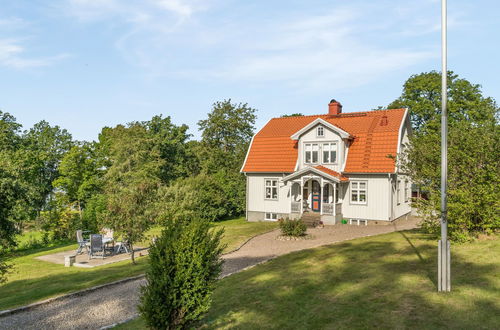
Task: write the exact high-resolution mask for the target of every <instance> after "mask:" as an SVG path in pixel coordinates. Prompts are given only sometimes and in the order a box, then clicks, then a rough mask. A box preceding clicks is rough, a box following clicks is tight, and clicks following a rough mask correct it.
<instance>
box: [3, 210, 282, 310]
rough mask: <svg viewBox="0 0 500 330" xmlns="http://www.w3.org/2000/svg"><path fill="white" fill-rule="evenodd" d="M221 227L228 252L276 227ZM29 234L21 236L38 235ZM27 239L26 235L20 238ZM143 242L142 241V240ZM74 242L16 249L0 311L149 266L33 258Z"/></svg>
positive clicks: (239, 223)
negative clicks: (61, 262) (91, 264)
mask: <svg viewBox="0 0 500 330" xmlns="http://www.w3.org/2000/svg"><path fill="white" fill-rule="evenodd" d="M221 226H223V227H224V228H225V230H226V232H225V236H224V238H223V243H225V244H227V248H226V251H231V250H234V249H235V248H237V247H238V246H239V245H241V244H242V243H244V242H245V241H246V240H247V239H248V238H250V237H251V236H254V235H257V234H259V233H263V232H267V231H269V230H271V229H273V228H275V227H276V226H277V224H276V223H273V222H246V221H245V219H244V218H238V219H233V220H227V221H221V222H217V223H214V227H215V228H218V227H221ZM160 231H161V228H159V227H156V228H153V229H152V230H151V231H150V232H149V233H148V235H149V236H154V235H159V233H160ZM37 235H38V234H36V233H28V234H26V235H24V236H28V237H32V236H37ZM19 239H20V240H26V239H27V238H26V237H20V238H19ZM144 243H145V242H144ZM76 249H77V245H76V244H65V245H60V246H58V247H49V248H40V249H31V250H26V251H19V252H16V253H15V256H14V257H13V258H12V259H11V260H10V263H11V264H12V266H13V269H12V272H11V273H10V274H9V275H8V277H7V282H6V283H4V284H1V285H0V310H3V309H8V308H12V307H17V306H22V305H26V304H29V303H32V302H35V301H38V300H43V299H47V298H50V297H53V296H57V295H61V294H64V293H69V292H73V291H78V290H82V289H85V288H89V287H92V286H95V285H99V284H104V283H108V282H112V281H115V280H119V279H121V278H125V277H130V276H135V275H139V274H142V273H144V272H145V270H146V269H147V267H148V262H147V257H143V258H139V259H137V265H132V264H131V262H130V261H128V260H127V261H122V262H119V263H114V264H110V265H105V266H100V267H97V268H90V269H85V268H76V267H70V268H67V267H64V266H62V265H57V264H52V263H49V262H45V261H41V260H37V259H35V257H37V256H40V255H45V254H52V253H56V252H61V251H67V250H76Z"/></svg>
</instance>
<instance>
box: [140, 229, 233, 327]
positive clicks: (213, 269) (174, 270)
mask: <svg viewBox="0 0 500 330" xmlns="http://www.w3.org/2000/svg"><path fill="white" fill-rule="evenodd" d="M222 234H223V231H222V230H218V231H214V230H211V229H210V224H209V223H208V222H207V221H202V220H197V219H192V220H191V219H190V220H184V221H170V222H167V223H166V226H165V229H164V230H163V232H162V234H161V236H160V237H159V238H158V239H157V240H156V242H155V243H154V244H153V245H152V246H151V248H150V251H149V260H150V265H151V267H150V269H149V270H148V272H147V275H146V277H147V280H148V281H147V283H148V284H147V285H146V286H144V287H143V288H142V296H141V304H140V306H139V310H140V312H141V314H142V316H143V318H144V319H145V320H146V323H147V325H148V327H150V328H152V329H188V328H189V327H190V326H192V325H194V324H195V322H196V321H198V320H199V319H200V318H201V317H202V316H203V314H205V313H206V312H207V311H208V309H209V307H210V304H211V295H212V292H213V290H214V285H215V282H216V280H217V278H218V276H219V275H220V272H221V269H222V260H221V258H220V256H221V254H222V251H223V249H224V246H221V244H220V240H221V237H222Z"/></svg>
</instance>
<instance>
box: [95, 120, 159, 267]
mask: <svg viewBox="0 0 500 330" xmlns="http://www.w3.org/2000/svg"><path fill="white" fill-rule="evenodd" d="M105 134H106V137H105V139H104V140H105V141H106V146H107V152H108V157H109V161H110V164H111V165H110V167H109V168H108V169H107V172H106V174H105V175H104V190H103V192H104V194H105V195H106V212H105V214H104V224H105V225H108V226H110V227H111V228H113V229H114V230H115V231H116V232H117V233H118V234H121V235H122V236H123V237H124V238H125V239H126V240H127V241H128V243H129V244H130V249H131V251H132V261H133V262H135V260H134V252H133V245H134V243H136V242H138V241H140V240H141V239H142V238H144V234H145V232H146V230H147V229H148V228H149V227H150V226H151V225H152V224H153V223H154V221H155V219H156V217H157V213H156V210H155V208H154V201H155V199H156V196H157V189H158V188H159V186H160V185H161V179H160V176H161V169H162V168H163V165H164V162H163V160H162V158H161V154H160V151H159V148H158V146H157V145H156V144H155V140H154V138H152V137H151V135H150V134H149V132H148V131H147V130H146V128H145V127H144V126H143V125H140V124H138V123H132V124H130V125H129V126H128V127H125V126H122V125H118V126H117V127H115V128H113V129H106V130H105Z"/></svg>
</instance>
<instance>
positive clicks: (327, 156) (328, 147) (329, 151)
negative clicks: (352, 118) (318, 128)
mask: <svg viewBox="0 0 500 330" xmlns="http://www.w3.org/2000/svg"><path fill="white" fill-rule="evenodd" d="M323 163H324V164H335V163H337V143H336V142H330V143H323Z"/></svg>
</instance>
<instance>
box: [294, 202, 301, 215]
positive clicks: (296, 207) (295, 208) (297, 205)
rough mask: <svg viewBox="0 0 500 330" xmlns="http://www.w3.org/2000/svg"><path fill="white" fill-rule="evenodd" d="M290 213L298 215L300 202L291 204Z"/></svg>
mask: <svg viewBox="0 0 500 330" xmlns="http://www.w3.org/2000/svg"><path fill="white" fill-rule="evenodd" d="M292 213H300V202H292Z"/></svg>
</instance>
